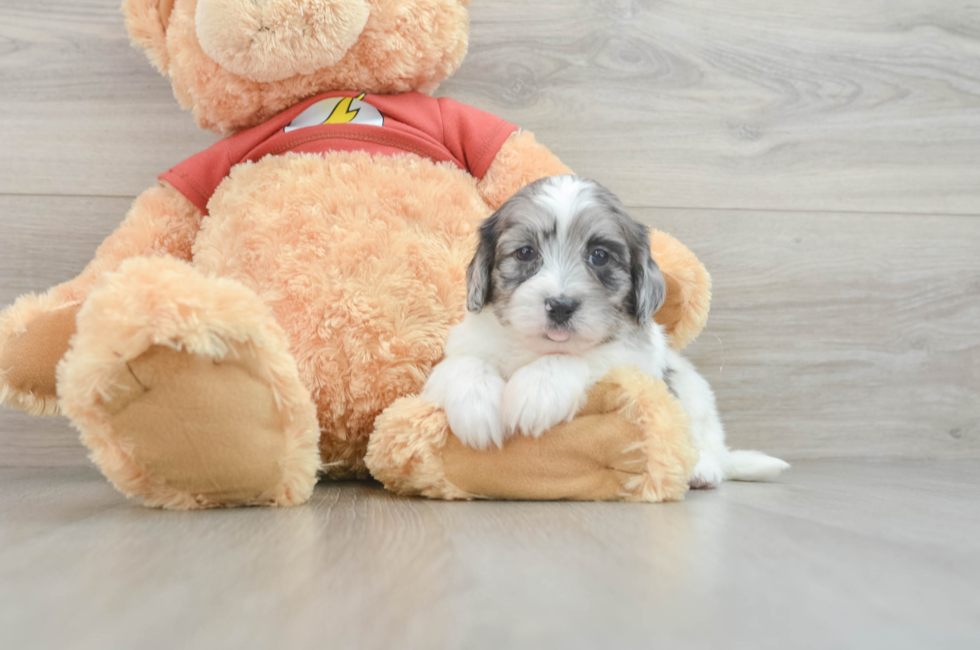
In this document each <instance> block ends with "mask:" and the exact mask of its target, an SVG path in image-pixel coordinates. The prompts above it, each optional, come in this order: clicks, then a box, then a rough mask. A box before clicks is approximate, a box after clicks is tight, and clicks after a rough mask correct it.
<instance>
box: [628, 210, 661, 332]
mask: <svg viewBox="0 0 980 650" xmlns="http://www.w3.org/2000/svg"><path fill="white" fill-rule="evenodd" d="M627 240H628V241H629V249H630V276H631V278H632V281H633V290H632V295H631V299H630V300H629V314H630V316H633V317H635V318H636V322H638V323H639V324H641V325H642V324H644V323H647V322H649V321H650V319H651V318H653V315H654V314H656V313H657V310H659V309H660V308H661V307H662V306H663V304H664V300H665V299H666V298H667V282H666V281H665V280H664V275H663V273H661V272H660V267H659V266H657V263H656V262H655V261H654V259H653V257H651V256H650V233H649V231H648V230H647V228H646V226H644V225H642V224H640V223H637V222H635V221H633V222H632V223H631V227H630V228H629V231H628V234H627Z"/></svg>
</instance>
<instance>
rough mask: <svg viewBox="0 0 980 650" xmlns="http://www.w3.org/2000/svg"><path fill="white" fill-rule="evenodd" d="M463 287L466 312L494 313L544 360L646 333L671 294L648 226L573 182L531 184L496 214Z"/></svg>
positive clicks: (590, 185)
mask: <svg viewBox="0 0 980 650" xmlns="http://www.w3.org/2000/svg"><path fill="white" fill-rule="evenodd" d="M466 279H467V308H468V309H469V310H470V311H481V310H482V309H484V308H490V309H493V313H494V315H495V316H496V317H497V319H498V320H499V321H500V323H501V324H502V325H504V326H505V327H508V328H510V329H511V330H512V331H513V332H514V333H515V334H516V335H517V336H518V338H520V339H521V341H522V343H523V344H524V345H525V346H526V347H528V348H529V349H531V350H534V351H536V352H538V353H541V354H547V353H554V352H564V353H569V354H581V353H582V352H585V351H586V350H588V349H590V348H592V347H594V346H596V345H599V344H601V343H604V342H608V341H611V340H613V339H615V338H616V337H618V336H619V335H620V334H622V333H623V331H624V328H628V327H633V328H636V327H641V326H645V325H646V323H648V322H649V320H650V318H651V317H652V316H653V314H654V313H655V312H656V311H657V309H659V308H660V306H661V304H663V300H664V295H665V291H666V286H665V283H664V279H663V276H662V275H661V273H660V269H659V268H658V267H657V264H656V262H654V261H653V259H652V258H651V257H650V241H649V235H648V233H647V229H646V227H645V226H643V225H642V224H639V223H637V222H636V221H634V220H633V219H632V218H630V216H629V215H627V214H626V211H625V210H624V208H623V206H622V204H621V203H620V202H619V200H618V199H617V198H616V197H615V196H614V195H613V194H612V193H611V192H609V191H608V190H606V189H605V188H604V187H602V186H601V185H599V184H598V183H595V182H594V181H589V180H585V179H580V178H576V177H574V176H555V177H552V178H545V179H541V180H539V181H536V182H534V183H531V184H529V185H527V186H525V187H524V188H523V189H521V190H520V191H519V192H517V194H515V195H514V196H513V197H511V198H510V199H509V200H508V201H507V202H506V203H504V205H502V206H501V207H500V209H499V210H498V211H497V212H496V213H494V214H493V215H492V216H490V218H488V219H487V220H486V221H485V222H484V223H483V225H482V226H481V229H480V244H479V247H478V248H477V252H476V256H475V257H474V258H473V261H472V262H470V266H469V269H468V271H467V276H466Z"/></svg>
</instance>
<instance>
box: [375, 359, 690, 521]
mask: <svg viewBox="0 0 980 650" xmlns="http://www.w3.org/2000/svg"><path fill="white" fill-rule="evenodd" d="M688 426H689V423H688V418H687V416H686V414H685V413H684V411H683V409H682V408H681V407H680V405H679V404H678V403H677V401H676V400H674V399H673V397H671V395H670V394H669V392H668V390H667V386H666V385H665V384H664V383H663V382H662V381H655V380H653V379H651V378H649V377H647V376H646V375H643V374H642V373H641V372H640V371H639V370H637V369H635V368H616V369H614V370H613V371H612V372H610V374H609V375H608V376H607V377H606V378H605V379H604V380H603V381H602V382H600V383H599V384H597V385H596V386H595V387H594V388H593V389H592V390H591V391H590V393H589V398H588V401H587V403H586V404H585V406H583V407H582V408H581V409H580V410H579V412H578V414H577V415H576V416H575V418H574V419H573V420H572V421H570V422H563V423H561V424H559V425H557V426H555V427H553V428H552V429H550V430H549V431H546V432H545V433H544V434H543V435H541V436H540V437H537V438H535V437H532V436H524V435H517V436H511V437H510V438H508V439H507V441H506V442H505V443H504V445H503V448H502V449H489V450H477V449H473V448H470V447H467V446H465V445H463V444H462V443H461V442H460V440H459V438H457V437H456V436H455V435H453V434H452V432H451V431H450V430H449V425H448V423H447V421H446V415H445V413H443V412H442V411H441V410H439V409H438V408H436V407H435V406H434V405H432V404H429V403H427V402H425V401H424V400H422V399H421V398H420V397H405V398H402V399H400V400H398V401H397V402H395V403H394V404H392V405H391V406H389V407H388V408H387V409H386V410H385V411H384V413H382V414H381V415H380V416H379V417H378V419H377V420H376V422H375V431H374V433H373V434H371V440H370V443H369V445H368V454H367V458H366V459H365V460H366V462H367V465H368V468H369V469H370V470H371V473H372V474H373V475H374V477H375V478H377V479H378V480H380V481H381V482H383V483H384V484H385V487H386V488H388V489H389V490H392V491H394V492H397V493H399V494H406V495H422V496H427V497H429V498H433V499H474V498H494V499H536V500H541V499H568V500H577V501H642V502H659V501H678V500H680V499H683V498H684V494H685V493H686V492H687V489H688V479H689V478H690V476H691V472H692V470H693V468H694V464H695V461H696V460H697V457H698V455H697V451H696V450H695V449H694V447H693V446H692V444H691V438H690V435H689V429H688Z"/></svg>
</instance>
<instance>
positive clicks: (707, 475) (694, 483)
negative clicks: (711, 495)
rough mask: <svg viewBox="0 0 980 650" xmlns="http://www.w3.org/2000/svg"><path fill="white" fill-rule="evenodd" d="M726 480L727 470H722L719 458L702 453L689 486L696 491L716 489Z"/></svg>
mask: <svg viewBox="0 0 980 650" xmlns="http://www.w3.org/2000/svg"><path fill="white" fill-rule="evenodd" d="M724 480H725V470H724V469H722V466H721V462H720V461H719V460H718V458H717V457H716V456H714V454H711V453H709V452H706V451H702V452H701V456H700V457H699V458H698V463H697V465H695V466H694V473H693V474H691V480H690V481H688V485H690V486H691V487H692V488H694V489H695V490H699V489H708V488H716V487H718V486H719V485H721V482H722V481H724Z"/></svg>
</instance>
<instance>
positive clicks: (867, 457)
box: [0, 0, 980, 648]
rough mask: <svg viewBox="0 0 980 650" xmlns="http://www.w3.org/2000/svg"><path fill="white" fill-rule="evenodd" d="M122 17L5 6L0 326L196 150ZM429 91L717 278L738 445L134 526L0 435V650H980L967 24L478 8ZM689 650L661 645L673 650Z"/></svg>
mask: <svg viewBox="0 0 980 650" xmlns="http://www.w3.org/2000/svg"><path fill="white" fill-rule="evenodd" d="M117 7H118V0H48V1H46V2H44V3H37V2H36V1H34V0H0V305H3V304H6V303H9V302H10V301H12V300H13V299H14V298H15V297H16V296H18V295H20V294H22V293H24V292H28V291H42V290H44V289H46V288H47V287H49V286H51V285H52V284H55V283H57V282H60V281H62V280H64V279H66V278H68V277H71V276H72V275H74V274H75V273H77V272H78V271H79V270H80V269H81V268H82V267H83V266H84V264H85V263H86V262H87V261H88V259H90V257H91V255H92V253H93V251H94V249H95V247H96V246H97V245H98V243H99V242H100V241H101V240H102V239H103V238H104V237H105V236H106V235H107V234H108V233H109V232H110V231H111V230H112V229H113V228H114V227H115V226H116V225H117V224H118V223H119V221H120V220H121V218H122V215H123V214H124V212H125V210H126V209H127V207H128V205H129V204H130V202H131V201H132V199H133V197H134V196H136V194H138V193H139V192H141V191H142V190H143V189H145V188H146V187H148V186H150V185H152V184H153V183H154V179H155V177H156V175H157V174H158V173H159V172H160V171H162V170H165V169H167V168H169V167H170V166H172V165H173V164H174V163H176V162H178V161H180V160H182V159H184V158H186V157H187V156H190V155H192V154H194V153H196V152H197V151H199V150H200V149H202V148H204V147H206V146H207V145H209V144H210V143H211V142H213V141H214V140H215V139H216V136H215V135H213V134H209V133H206V132H203V131H201V130H199V129H198V128H197V127H196V126H194V124H193V122H192V120H191V119H190V117H189V116H188V115H187V114H186V113H184V112H182V111H181V110H180V109H179V108H178V107H177V105H176V102H175V100H174V99H173V96H172V93H171V90H170V87H169V85H168V84H167V82H166V81H165V80H164V79H162V78H161V77H160V76H159V75H157V74H156V73H155V72H154V71H153V70H152V69H151V68H150V66H149V65H148V64H147V62H146V61H145V58H144V57H143V55H142V54H141V53H140V52H138V51H136V50H133V49H132V48H130V47H129V44H128V41H127V37H126V34H125V30H124V28H123V25H122V19H121V16H120V15H119V13H118V9H117ZM471 15H472V37H471V47H470V54H469V56H468V59H467V61H466V62H465V64H464V65H463V67H462V69H461V70H460V71H459V72H458V73H457V74H456V76H455V77H454V78H453V79H451V80H449V81H448V82H447V83H445V84H444V85H443V86H442V87H441V88H440V89H439V94H444V95H447V96H452V97H454V98H456V99H459V100H460V101H463V102H466V103H470V104H473V105H475V106H479V107H481V108H484V109H486V110H489V111H492V112H495V113H497V114H499V115H501V116H503V117H505V118H507V119H509V120H511V121H513V122H515V123H517V124H520V125H521V126H522V127H524V128H527V129H529V130H532V131H534V132H535V133H536V134H537V136H538V138H539V140H540V141H542V142H544V143H546V144H547V145H548V146H549V147H551V148H552V150H554V151H555V152H556V153H557V154H558V155H559V156H561V158H562V159H563V160H564V161H566V162H567V163H568V164H569V165H570V166H572V168H573V169H575V170H576V171H578V172H579V173H581V174H583V175H587V176H591V177H594V178H596V179H598V180H600V181H601V182H603V183H604V184H606V185H608V186H609V187H610V188H612V189H613V190H614V191H616V192H617V193H618V194H620V195H621V196H622V197H623V199H624V201H625V202H626V203H627V205H628V206H629V207H630V208H631V210H632V211H633V213H634V214H635V215H636V216H637V217H638V218H640V219H642V220H643V221H644V222H646V223H648V224H650V225H652V226H654V227H657V228H661V229H664V230H667V231H669V232H671V233H673V234H675V235H676V236H677V237H679V238H680V239H681V240H682V241H684V242H685V243H687V244H688V245H689V246H691V248H692V249H693V250H694V251H695V252H696V253H697V254H698V255H699V256H700V258H701V259H702V260H703V261H704V262H705V263H706V264H707V266H708V268H709V270H710V271H711V272H712V274H713V276H714V302H713V306H712V315H711V319H710V322H709V324H708V328H707V329H706V330H705V332H704V333H703V334H702V336H701V337H700V339H699V340H698V341H697V342H696V343H695V344H694V345H693V346H692V347H691V348H690V350H689V353H690V356H691V357H692V358H693V359H694V360H695V362H696V363H697V364H698V365H699V367H700V368H701V369H702V371H703V372H704V374H705V375H706V377H707V378H708V379H709V381H711V382H712V384H713V385H714V386H715V388H716V391H717V393H718V398H719V404H720V407H721V411H722V413H723V416H724V418H725V420H726V423H727V426H728V429H729V436H730V439H731V442H732V444H733V445H734V446H739V447H756V448H761V449H765V450H767V451H770V452H772V453H776V454H779V455H782V456H784V457H787V458H789V459H792V460H796V461H799V462H796V463H795V466H794V468H793V470H791V472H790V473H789V474H788V475H787V476H786V478H785V481H784V482H783V483H780V484H777V485H725V486H723V488H722V489H720V490H718V491H714V492H706V493H697V494H694V495H692V496H691V497H690V498H689V500H688V501H687V502H685V503H683V504H674V505H669V506H657V507H633V506H621V505H600V504H504V503H482V504H445V503H430V502H425V501H413V500H403V499H398V498H395V497H393V496H391V495H389V494H386V493H385V492H384V491H382V490H380V489H379V488H377V487H375V486H372V485H353V484H348V485H341V486H337V485H329V486H321V487H320V488H319V489H318V491H317V493H316V496H315V499H314V503H313V504H311V505H310V506H308V507H304V508H300V509H295V510H290V511H280V512H273V511H263V510H243V511H235V512H212V513H198V514H192V515H188V514H177V513H160V512H149V511H144V510H142V509H140V508H139V507H137V506H136V505H134V504H129V503H126V502H125V501H124V500H123V499H122V498H121V497H119V496H118V495H117V494H116V493H115V492H113V491H112V489H111V487H110V486H108V485H107V484H106V483H105V482H104V481H103V480H102V479H101V478H100V477H99V475H98V474H97V473H96V472H95V471H94V470H92V469H91V467H90V466H89V464H88V463H87V461H86V459H85V454H84V450H83V449H82V448H81V446H80V445H79V443H78V442H77V439H76V436H75V434H74V433H73V432H71V431H70V430H69V429H68V427H67V425H66V423H65V422H64V421H63V420H61V419H47V420H38V419H32V418H28V417H26V416H23V415H20V414H18V413H14V412H11V411H2V412H0V647H3V648H8V647H9V648H20V647H50V646H54V645H64V646H66V647H73V646H77V647H98V648H104V647H110V646H113V645H115V646H118V647H140V648H153V647H161V648H170V647H205V646H219V647H224V646H232V645H234V646H240V647H262V646H265V647H268V646H272V645H279V643H278V642H279V641H280V640H285V641H288V642H291V643H292V644H293V645H295V646H296V647H319V646H324V647H331V648H332V647H356V646H363V647H406V648H409V647H426V648H431V647H463V646H464V645H465V646H467V647H484V646H486V647H491V646H493V647H520V646H521V644H524V645H527V646H529V647H530V646H534V647H542V646H544V647H551V646H556V647H557V646H567V647H597V646H606V645H613V646H621V647H652V646H655V645H663V646H666V647H684V646H685V645H686V646H688V647H721V646H724V647H751V648H768V647H773V648H776V647H778V648H787V647H791V648H796V647H862V648H866V647H892V648H896V647H897V648H903V647H910V648H922V647H929V648H933V647H935V648H941V647H978V644H980V618H978V616H977V612H978V611H980V590H978V588H977V587H976V585H977V584H980V575H978V574H980V566H978V562H977V559H976V558H977V557H978V554H977V551H978V550H980V549H978V548H977V540H978V539H980V526H978V519H977V514H976V511H977V508H976V501H977V498H978V496H980V486H978V482H977V478H976V476H977V471H978V469H980V466H978V464H977V462H978V461H980V253H978V250H980V218H978V217H980V0H962V1H959V2H940V1H939V0H824V1H823V2H819V3H812V2H811V3H798V2H783V3H778V2H771V1H770V0H726V1H724V2H722V1H721V0H685V1H683V2H682V1H679V0H678V1H676V2H675V1H670V0H668V1H660V2H653V1H637V0H603V1H595V0H540V1H538V2H531V3H529V2H526V1H519V0H476V1H475V2H474V3H473V4H472V7H471ZM682 642H683V643H682Z"/></svg>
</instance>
